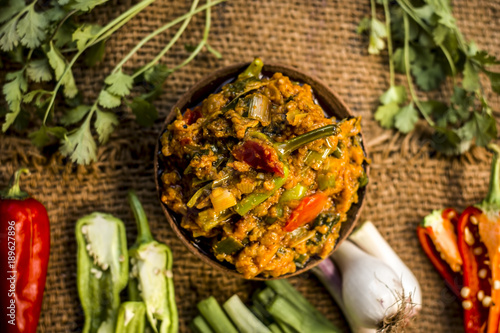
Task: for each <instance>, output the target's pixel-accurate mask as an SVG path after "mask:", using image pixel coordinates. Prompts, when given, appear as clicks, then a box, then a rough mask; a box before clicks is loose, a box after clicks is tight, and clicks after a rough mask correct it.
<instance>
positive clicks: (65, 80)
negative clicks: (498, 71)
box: [47, 42, 78, 98]
mask: <svg viewBox="0 0 500 333" xmlns="http://www.w3.org/2000/svg"><path fill="white" fill-rule="evenodd" d="M47 58H48V59H49V64H50V66H51V67H52V68H53V69H54V73H55V75H56V80H58V81H59V80H62V84H63V86H64V95H66V96H67V97H69V98H72V97H74V96H76V94H77V93H78V88H77V87H76V83H75V78H74V77H73V72H72V71H71V68H68V69H67V71H66V72H65V70H66V66H68V65H67V64H66V59H65V58H64V57H63V56H62V54H61V52H59V50H58V49H57V48H56V47H54V44H53V43H52V42H50V48H49V51H48V52H47ZM63 75H64V77H63Z"/></svg>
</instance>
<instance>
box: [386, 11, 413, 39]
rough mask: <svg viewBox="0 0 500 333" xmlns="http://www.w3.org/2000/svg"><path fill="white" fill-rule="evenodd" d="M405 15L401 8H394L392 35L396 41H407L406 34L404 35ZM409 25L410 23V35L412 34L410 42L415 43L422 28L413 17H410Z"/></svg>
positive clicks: (392, 12) (392, 13)
mask: <svg viewBox="0 0 500 333" xmlns="http://www.w3.org/2000/svg"><path fill="white" fill-rule="evenodd" d="M404 15H405V12H404V10H403V9H402V8H401V7H400V6H394V7H393V8H392V9H391V34H392V37H393V39H394V41H400V42H403V41H404V39H405V33H404V29H403V26H404V23H403V16H404ZM408 23H409V29H410V31H409V33H410V41H413V40H415V39H417V37H418V36H419V34H420V28H419V26H418V24H417V22H415V21H414V20H413V19H412V18H411V17H408Z"/></svg>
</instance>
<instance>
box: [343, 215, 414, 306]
mask: <svg viewBox="0 0 500 333" xmlns="http://www.w3.org/2000/svg"><path fill="white" fill-rule="evenodd" d="M349 239H350V240H351V241H353V242H354V243H355V244H356V245H358V246H359V247H360V248H361V249H363V250H364V251H365V252H366V253H368V254H371V255H372V256H374V257H376V258H378V259H380V260H382V261H383V262H385V263H386V264H387V265H389V267H391V268H392V269H393V270H394V271H395V272H396V273H397V274H398V276H399V277H400V280H401V284H402V285H403V289H404V290H405V294H406V295H407V296H408V298H409V299H408V303H410V304H412V305H413V306H412V313H411V314H410V316H412V315H416V314H417V312H418V311H419V310H420V309H421V308H422V291H421V289H420V284H419V283H418V280H417V278H416V277H415V275H414V274H413V273H412V271H411V270H410V269H409V268H408V267H407V266H406V265H405V263H404V262H403V261H402V260H401V258H399V256H398V255H397V254H396V252H394V250H393V249H392V247H391V246H390V245H389V243H387V241H386V240H385V239H384V237H382V235H381V234H380V232H379V231H378V230H377V228H376V227H375V225H373V223H371V222H369V221H367V222H365V223H363V225H362V226H361V227H360V228H358V229H357V230H356V231H355V232H353V233H352V234H351V236H350V237H349Z"/></svg>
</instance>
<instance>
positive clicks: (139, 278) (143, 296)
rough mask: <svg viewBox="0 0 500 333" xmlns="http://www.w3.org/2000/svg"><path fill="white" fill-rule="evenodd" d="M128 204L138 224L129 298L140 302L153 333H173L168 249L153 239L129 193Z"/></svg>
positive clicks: (131, 252) (175, 326) (174, 317)
mask: <svg viewBox="0 0 500 333" xmlns="http://www.w3.org/2000/svg"><path fill="white" fill-rule="evenodd" d="M128 201H129V203H130V207H131V208H132V212H133V214H134V217H135V220H136V222H137V228H138V235H137V240H136V242H135V244H134V245H133V246H132V247H131V248H130V250H129V255H130V262H131V272H130V282H129V288H128V291H129V297H130V298H131V299H132V300H133V301H143V302H144V304H145V305H146V315H147V318H148V322H149V324H150V326H151V328H152V329H153V330H154V332H156V333H158V332H159V333H167V332H168V333H173V332H177V330H178V328H179V319H178V314H177V306H176V304H175V294H174V282H173V276H172V252H171V251H170V248H169V247H168V246H167V245H165V244H162V243H160V242H157V241H156V240H154V239H153V236H152V235H151V231H150V229H149V225H148V220H147V217H146V214H145V212H144V209H143V208H142V205H141V203H140V202H139V199H138V198H137V196H136V195H135V193H134V192H129V194H128Z"/></svg>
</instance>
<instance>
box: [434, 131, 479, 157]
mask: <svg viewBox="0 0 500 333" xmlns="http://www.w3.org/2000/svg"><path fill="white" fill-rule="evenodd" d="M434 129H435V132H434V134H433V136H432V146H433V147H434V149H436V150H437V151H439V152H441V153H443V154H445V155H459V154H463V153H464V152H466V151H467V150H469V148H470V145H471V138H470V135H469V134H468V133H467V131H464V130H463V128H459V129H457V130H455V129H447V128H443V127H435V128H434Z"/></svg>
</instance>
